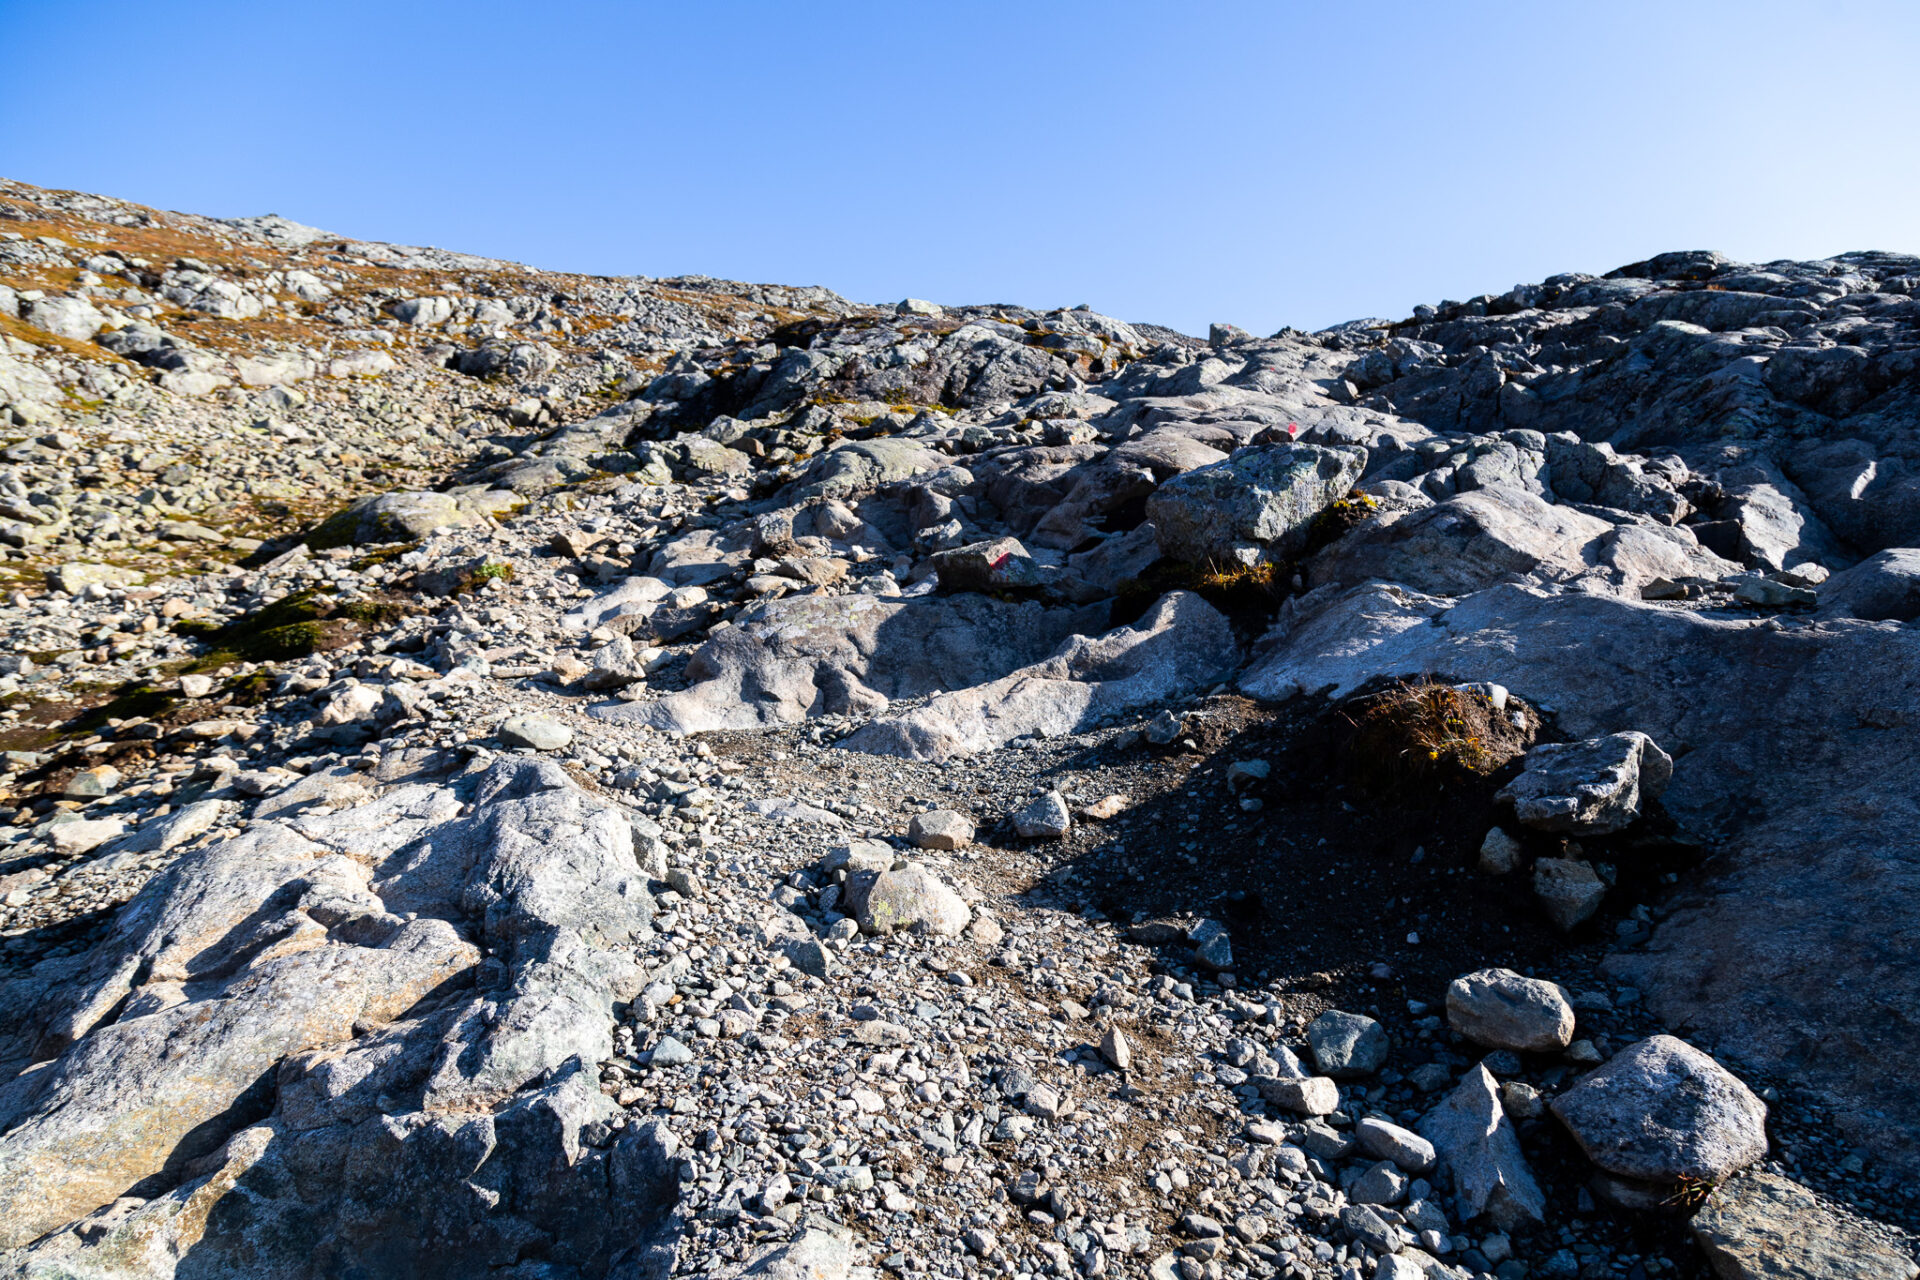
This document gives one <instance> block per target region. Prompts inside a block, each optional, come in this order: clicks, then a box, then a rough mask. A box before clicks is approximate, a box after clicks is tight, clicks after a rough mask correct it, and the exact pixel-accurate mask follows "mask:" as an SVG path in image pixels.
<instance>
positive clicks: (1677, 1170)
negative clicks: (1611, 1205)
mask: <svg viewBox="0 0 1920 1280" xmlns="http://www.w3.org/2000/svg"><path fill="white" fill-rule="evenodd" d="M1552 1105H1553V1114H1554V1115H1556V1116H1558V1117H1559V1118H1560V1122H1561V1123H1562V1124H1564V1125H1566V1127H1567V1131H1568V1132H1569V1133H1571V1134H1572V1135H1573V1137H1574V1140H1575V1141H1577V1142H1578V1143H1579V1144H1580V1148H1581V1150H1583V1151H1585V1152H1586V1153H1587V1158H1588V1159H1590V1160H1592V1161H1593V1162H1594V1164H1596V1165H1598V1166H1599V1167H1600V1168H1601V1169H1603V1170H1605V1171H1606V1172H1608V1173H1611V1174H1614V1175H1616V1176H1618V1177H1621V1178H1628V1179H1632V1180H1634V1181H1636V1182H1643V1183H1651V1184H1654V1185H1655V1186H1660V1185H1669V1184H1672V1183H1674V1182H1677V1181H1678V1180H1680V1179H1682V1178H1690V1179H1698V1180H1703V1181H1707V1182H1718V1181H1720V1180H1721V1179H1722V1178H1725V1177H1727V1176H1728V1175H1729V1174H1732V1173H1737V1172H1738V1171H1739V1170H1741V1169H1744V1168H1746V1167H1747V1166H1748V1165H1750V1164H1752V1163H1753V1162H1754V1161H1755V1160H1758V1159H1759V1158H1760V1157H1761V1156H1763V1155H1765V1154H1766V1151H1767V1130H1766V1123H1767V1108H1766V1104H1765V1103H1763V1102H1761V1101H1760V1099H1758V1098H1756V1097H1754V1096H1753V1092H1752V1090H1750V1089H1748V1088H1747V1086H1746V1085H1744V1084H1742V1083H1741V1082H1740V1080H1739V1079H1738V1078H1737V1077H1736V1076H1734V1074H1733V1073H1732V1072H1730V1071H1728V1070H1727V1069H1726V1068H1725V1067H1723V1066H1721V1065H1720V1064H1719V1063H1717V1062H1715V1061H1714V1060H1713V1059H1712V1058H1711V1057H1709V1056H1708V1055H1706V1054H1704V1053H1702V1052H1700V1051H1699V1050H1698V1049H1696V1048H1694V1047H1693V1046H1692V1045H1690V1044H1688V1043H1687V1042H1686V1041H1684V1040H1679V1039H1676V1038H1674V1037H1673V1036H1650V1037H1648V1038H1647V1039H1645V1040H1642V1041H1640V1042H1639V1043H1638V1044H1633V1045H1629V1046H1627V1047H1626V1048H1625V1049H1622V1050H1621V1051H1620V1052H1619V1053H1617V1054H1615V1055H1614V1056H1613V1057H1612V1058H1611V1059H1610V1060H1609V1061H1608V1062H1607V1063H1606V1064H1605V1065H1604V1066H1602V1067H1600V1068H1599V1069H1598V1070H1596V1071H1594V1072H1593V1073H1592V1074H1591V1075H1589V1076H1587V1077H1586V1078H1585V1079H1583V1080H1582V1081H1580V1083H1579V1084H1577V1085H1575V1086H1574V1087H1573V1088H1571V1089H1569V1090H1567V1092H1565V1093H1563V1094H1561V1095H1560V1096H1559V1097H1558V1098H1555V1099H1554V1100H1553V1104H1552Z"/></svg>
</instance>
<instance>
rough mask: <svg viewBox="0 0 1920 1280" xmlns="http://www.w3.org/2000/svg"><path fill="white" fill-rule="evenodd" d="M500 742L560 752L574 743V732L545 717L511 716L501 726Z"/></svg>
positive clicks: (511, 745) (536, 749)
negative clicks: (570, 743)
mask: <svg viewBox="0 0 1920 1280" xmlns="http://www.w3.org/2000/svg"><path fill="white" fill-rule="evenodd" d="M500 741H502V742H504V743H506V744H507V745H508V746H510V747H531V748H533V749H534V750H535V751H558V750H560V748H562V747H564V746H566V745H567V744H568V743H569V742H572V741H573V730H571V729H569V728H568V727H567V726H566V725H564V724H561V723H560V722H559V721H557V720H549V719H547V718H546V717H544V716H509V717H508V718H507V720H506V722H505V723H504V724H502V725H501V726H500Z"/></svg>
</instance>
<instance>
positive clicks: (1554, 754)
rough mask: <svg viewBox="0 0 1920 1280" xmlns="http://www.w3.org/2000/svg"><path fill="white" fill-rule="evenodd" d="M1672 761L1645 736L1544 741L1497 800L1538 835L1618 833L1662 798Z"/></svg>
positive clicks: (1639, 734)
mask: <svg viewBox="0 0 1920 1280" xmlns="http://www.w3.org/2000/svg"><path fill="white" fill-rule="evenodd" d="M1672 778H1673V758H1672V757H1671V756H1669V755H1667V753H1666V752H1664V751H1662V750H1661V749H1660V748H1659V747H1657V746H1655V745H1654V743H1653V739H1651V738H1649V737H1648V736H1647V735H1646V734H1644V733H1634V732H1627V733H1610V734H1608V735H1607V736H1606V737H1604V738H1588V739H1586V740H1584V741H1581V742H1553V743H1542V744H1541V745H1539V746H1537V747H1535V748H1533V750H1531V751H1529V752H1527V764H1526V770H1525V772H1523V773H1521V775H1520V776H1519V777H1517V778H1515V779H1514V780H1513V781H1512V782H1510V783H1508V784H1507V785H1506V786H1505V787H1503V788H1502V789H1501V790H1500V793H1499V794H1498V795H1497V796H1495V797H1494V798H1495V799H1497V800H1505V801H1509V802H1511V803H1512V805H1513V810H1514V814H1515V816H1517V817H1518V818H1519V819H1520V821H1521V822H1522V823H1523V824H1524V825H1526V826H1529V827H1532V828H1534V829H1535V830H1538V831H1550V832H1554V833H1557V834H1565V835H1576V836H1587V835H1606V834H1608V833H1609V832H1613V831H1618V830H1620V829H1621V828H1622V827H1624V826H1626V825H1628V824H1629V823H1631V822H1632V821H1633V820H1634V819H1636V818H1638V817H1639V816H1640V810H1641V807H1642V806H1643V805H1644V804H1645V803H1646V802H1648V801H1650V800H1657V799H1659V798H1660V795H1661V793H1662V792H1664V791H1665V790H1666V789H1667V783H1668V782H1669V781H1670V780H1671V779H1672Z"/></svg>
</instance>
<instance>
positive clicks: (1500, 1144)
mask: <svg viewBox="0 0 1920 1280" xmlns="http://www.w3.org/2000/svg"><path fill="white" fill-rule="evenodd" d="M1419 1129H1420V1136H1421V1137H1423V1138H1425V1139H1426V1140H1427V1141H1428V1142H1431V1143H1432V1144H1433V1149H1434V1151H1435V1152H1436V1153H1437V1155H1438V1158H1439V1163H1440V1168H1441V1169H1442V1170H1443V1171H1445V1173H1446V1175H1447V1177H1448V1178H1450V1179H1451V1180H1452V1182H1453V1194H1454V1202H1455V1205H1456V1215H1457V1217H1458V1219H1459V1220H1460V1221H1461V1222H1471V1221H1473V1220H1474V1219H1476V1218H1479V1217H1481V1216H1482V1215H1484V1216H1485V1217H1486V1219H1487V1220H1488V1221H1489V1222H1491V1223H1492V1224H1493V1225H1494V1226H1495V1227H1496V1228H1498V1229H1499V1230H1501V1231H1511V1230H1513V1229H1514V1228H1515V1227H1517V1226H1520V1225H1521V1224H1523V1223H1526V1222H1543V1221H1545V1219H1546V1211H1547V1201H1546V1197H1545V1196H1544V1195H1542V1194H1541V1191H1540V1184H1539V1183H1538V1182H1536V1181H1534V1177H1533V1170H1532V1169H1531V1168H1530V1167H1528V1165H1527V1158H1526V1156H1525V1155H1524V1154H1522V1153H1521V1150H1520V1137H1519V1135H1518V1134H1517V1133H1515V1132H1514V1129H1513V1122H1512V1121H1510V1120H1508V1119H1507V1113H1506V1111H1505V1110H1504V1109H1502V1107H1501V1106H1500V1090H1499V1086H1498V1085H1496V1084H1495V1083H1494V1079H1493V1075H1492V1073H1491V1072H1489V1071H1488V1070H1487V1068H1486V1067H1485V1066H1484V1065H1481V1066H1476V1067H1474V1068H1473V1069H1472V1070H1470V1071H1468V1072H1467V1074H1466V1075H1465V1076H1464V1077H1463V1078H1462V1079H1461V1081H1460V1083H1459V1084H1458V1085H1456V1086H1455V1087H1454V1090H1453V1092H1452V1093H1449V1094H1448V1095H1447V1096H1446V1098H1445V1099H1444V1100H1443V1101H1442V1102H1441V1103H1440V1105H1439V1106H1437V1107H1435V1108H1434V1109H1433V1110H1431V1111H1429V1112H1428V1113H1427V1114H1426V1116H1425V1117H1424V1118H1422V1119H1421V1121H1420V1125H1419Z"/></svg>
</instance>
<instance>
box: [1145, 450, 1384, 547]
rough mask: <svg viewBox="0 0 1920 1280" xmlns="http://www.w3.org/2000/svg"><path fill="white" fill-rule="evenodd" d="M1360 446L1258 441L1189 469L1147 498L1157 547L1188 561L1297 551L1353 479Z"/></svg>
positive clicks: (1361, 458)
mask: <svg viewBox="0 0 1920 1280" xmlns="http://www.w3.org/2000/svg"><path fill="white" fill-rule="evenodd" d="M1366 462H1367V455H1366V450H1364V449H1358V448H1353V447H1338V448H1328V447H1323V446H1320V445H1309V444H1279V445H1261V446H1256V447H1253V448H1249V449H1245V450H1242V451H1240V452H1238V453H1236V454H1234V455H1233V456H1232V457H1230V458H1228V459H1227V460H1226V461H1225V462H1216V463H1213V464H1212V465H1210V466H1204V467H1196V468H1195V469H1194V470H1192V471H1187V472H1183V473H1182V474H1180V475H1177V476H1175V477H1174V478H1173V479H1171V480H1169V481H1167V482H1166V483H1165V484H1163V485H1161V486H1160V487H1159V488H1158V489H1156V490H1155V491H1154V493H1153V496H1152V497H1151V498H1149V499H1147V517H1148V519H1150V520H1152V521H1153V527H1154V532H1155V535H1156V536H1157V537H1158V538H1159V540H1160V550H1161V552H1162V553H1163V554H1165V555H1166V556H1168V557H1169V558H1171V559H1175V560H1182V561H1185V562H1187V563H1190V564H1219V565H1252V564H1257V563H1259V562H1261V561H1263V560H1277V559H1281V558H1283V557H1285V556H1288V555H1290V554H1292V553H1294V552H1295V551H1297V550H1299V548H1300V547H1301V545H1302V544H1303V543H1304V542H1305V540H1306V535H1307V530H1308V528H1309V526H1311V525H1312V523H1313V521H1314V518H1315V517H1317V516H1318V515H1319V514H1320V513H1321V512H1322V511H1324V510H1326V508H1327V507H1329V506H1331V505H1332V504H1333V503H1335V502H1337V501H1339V500H1340V499H1341V498H1343V497H1345V496H1346V495H1347V493H1348V491H1350V490H1351V489H1352V488H1353V486H1354V482H1355V481H1357V480H1359V478H1360V472H1361V471H1362V469H1363V468H1365V466H1366Z"/></svg>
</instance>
